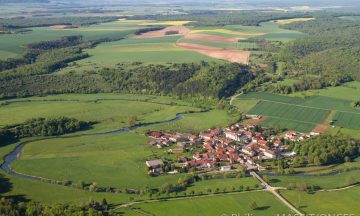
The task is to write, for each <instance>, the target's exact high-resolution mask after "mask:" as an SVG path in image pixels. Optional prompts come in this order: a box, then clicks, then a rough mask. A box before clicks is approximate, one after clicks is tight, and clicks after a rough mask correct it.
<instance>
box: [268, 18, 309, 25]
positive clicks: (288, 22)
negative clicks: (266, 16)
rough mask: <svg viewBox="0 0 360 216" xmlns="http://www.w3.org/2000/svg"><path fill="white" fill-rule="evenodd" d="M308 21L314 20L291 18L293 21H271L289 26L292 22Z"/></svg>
mask: <svg viewBox="0 0 360 216" xmlns="http://www.w3.org/2000/svg"><path fill="white" fill-rule="evenodd" d="M310 20H315V18H293V19H283V20H273V22H276V23H279V24H282V25H285V24H290V23H294V22H306V21H310Z"/></svg>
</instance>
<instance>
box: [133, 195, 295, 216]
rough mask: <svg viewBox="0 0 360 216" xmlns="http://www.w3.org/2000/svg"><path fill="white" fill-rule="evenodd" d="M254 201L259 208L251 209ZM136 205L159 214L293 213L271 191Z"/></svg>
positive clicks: (267, 215) (195, 215) (158, 215)
mask: <svg viewBox="0 0 360 216" xmlns="http://www.w3.org/2000/svg"><path fill="white" fill-rule="evenodd" d="M254 201H255V202H256V203H257V206H258V208H257V209H255V210H251V209H250V207H249V205H250V203H252V202H254ZM134 207H135V208H140V209H141V210H142V211H144V212H147V213H150V214H153V215H157V216H162V215H174V216H175V215H189V216H192V215H194V216H198V215H232V214H236V215H237V214H239V215H245V214H248V213H249V214H252V215H256V216H262V215H264V216H265V215H266V216H272V215H277V214H278V213H280V214H286V215H288V214H290V213H291V212H290V210H288V208H287V207H285V206H283V205H282V204H281V203H280V202H278V200H277V199H276V198H275V197H274V196H273V195H272V194H270V193H269V192H245V193H241V194H236V195H226V196H210V197H205V198H193V199H184V200H175V201H163V202H154V203H144V204H138V205H135V206H134Z"/></svg>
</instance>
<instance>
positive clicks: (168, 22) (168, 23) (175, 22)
mask: <svg viewBox="0 0 360 216" xmlns="http://www.w3.org/2000/svg"><path fill="white" fill-rule="evenodd" d="M191 22H193V21H159V22H145V23H142V24H140V25H169V26H179V25H185V24H188V23H191Z"/></svg>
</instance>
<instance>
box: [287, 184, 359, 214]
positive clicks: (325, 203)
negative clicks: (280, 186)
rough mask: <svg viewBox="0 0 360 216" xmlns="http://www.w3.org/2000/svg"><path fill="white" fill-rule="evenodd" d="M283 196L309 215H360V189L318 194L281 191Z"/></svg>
mask: <svg viewBox="0 0 360 216" xmlns="http://www.w3.org/2000/svg"><path fill="white" fill-rule="evenodd" d="M281 194H282V195H283V196H284V197H285V198H286V199H287V200H289V201H290V202H291V203H293V204H294V205H295V206H296V207H298V208H300V210H302V211H303V212H306V213H308V214H330V213H331V215H334V214H349V215H350V214H352V215H354V216H358V215H360V206H359V202H360V187H359V186H357V187H354V188H351V189H347V190H341V191H331V192H316V193H312V194H308V193H305V192H299V191H288V190H286V191H281Z"/></svg>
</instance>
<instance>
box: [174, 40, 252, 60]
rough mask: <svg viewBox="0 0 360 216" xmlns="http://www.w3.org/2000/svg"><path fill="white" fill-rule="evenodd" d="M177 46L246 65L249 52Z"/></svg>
mask: <svg viewBox="0 0 360 216" xmlns="http://www.w3.org/2000/svg"><path fill="white" fill-rule="evenodd" d="M176 45H177V46H179V47H182V48H186V49H190V50H193V51H195V52H198V53H201V54H203V55H207V56H210V57H213V58H217V59H222V60H225V61H229V62H234V63H240V64H248V63H249V57H250V52H249V51H240V50H232V49H223V48H218V47H211V46H204V45H198V44H191V43H176Z"/></svg>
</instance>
